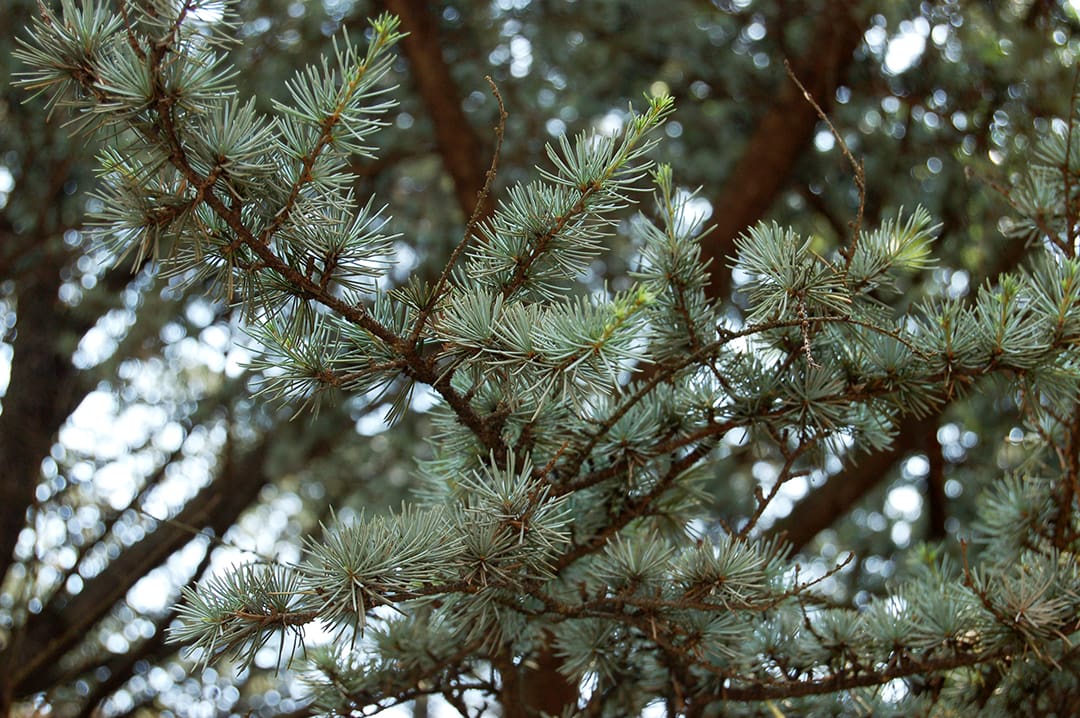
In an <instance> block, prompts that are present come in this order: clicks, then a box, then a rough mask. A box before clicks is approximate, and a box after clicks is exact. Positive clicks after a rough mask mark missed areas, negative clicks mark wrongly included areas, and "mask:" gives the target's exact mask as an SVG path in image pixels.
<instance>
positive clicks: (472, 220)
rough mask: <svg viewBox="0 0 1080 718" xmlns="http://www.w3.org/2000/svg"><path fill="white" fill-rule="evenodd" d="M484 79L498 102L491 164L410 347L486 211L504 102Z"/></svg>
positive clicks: (503, 125)
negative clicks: (497, 121)
mask: <svg viewBox="0 0 1080 718" xmlns="http://www.w3.org/2000/svg"><path fill="white" fill-rule="evenodd" d="M484 79H485V80H487V83H488V85H490V86H491V94H492V95H494V96H495V101H496V102H497V103H499V123H498V124H497V125H496V126H495V151H494V152H492V153H491V166H490V167H488V171H487V172H486V173H484V185H483V187H481V188H480V191H479V192H477V193H476V206H475V207H473V211H472V214H471V215H469V221H468V222H467V223H466V224H465V233H464V235H463V236H462V238H461V241H460V242H458V245H457V246H456V247H454V251H453V252H451V253H450V258H449V259H448V260H447V261H446V266H445V267H443V270H442V273H441V274H440V275H439V280H438V281H437V282H436V283H435V289H433V290H432V292H431V296H430V297H428V299H427V301H426V302H425V303H424V306H423V307H421V309H420V312H419V315H418V316H417V318H416V325H415V326H414V327H413V330H412V334H411V335H410V336H409V343H410V345H411V346H415V345H416V342H418V341H419V340H420V333H421V332H423V330H424V325H425V324H426V323H427V320H428V319H429V318H430V317H431V313H432V311H434V309H435V307H436V306H437V305H438V303H439V299H440V298H441V296H440V295H441V294H442V292H443V288H444V287H445V286H446V284H447V282H449V281H450V273H451V272H452V271H453V270H454V266H455V265H456V264H457V261H458V260H459V259H460V258H461V255H462V254H464V253H465V250H466V248H467V247H468V245H469V240H471V239H472V237H473V235H474V234H476V229H477V226H478V225H479V224H480V222H481V220H483V218H484V215H485V214H486V211H485V207H486V206H487V199H488V195H489V194H490V193H491V185H492V184H493V183H494V182H495V175H496V174H497V173H498V169H499V154H500V153H501V152H502V144H503V137H504V136H505V134H506V118H507V113H506V105H505V104H503V98H502V94H501V93H500V92H499V88H498V86H497V85H496V84H495V81H494V80H492V79H491V76H490V75H485V76H484Z"/></svg>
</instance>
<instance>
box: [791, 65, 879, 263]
mask: <svg viewBox="0 0 1080 718" xmlns="http://www.w3.org/2000/svg"><path fill="white" fill-rule="evenodd" d="M784 71H785V72H787V75H788V77H790V78H791V81H792V82H794V83H795V86H796V87H798V88H799V90H800V91H802V94H803V97H804V98H806V101H807V102H809V103H810V106H811V107H813V108H814V111H815V112H817V115H818V117H820V118H821V120H822V122H824V123H825V125H826V126H827V127H828V128H829V132H831V133H832V136H833V137H834V138H835V139H836V143H837V144H838V145H840V151H841V152H842V153H843V154H844V157H845V158H847V161H848V162H849V163H850V164H851V171H852V173H853V174H854V179H855V187H856V188H858V190H859V209H858V210H857V211H856V214H855V219H854V221H852V222H851V244H850V245H849V246H848V247H847V248H841V249H840V254H841V256H843V258H844V271H845V273H846V272H847V270H848V269H850V268H851V261H852V259H854V257H855V250H856V248H857V247H858V246H859V235H860V233H861V232H862V221H863V214H864V213H865V212H866V170H865V168H864V167H863V163H862V162H861V161H859V160H856V159H855V155H853V154H852V153H851V149H850V148H849V147H848V145H847V142H845V141H844V138H843V136H842V135H841V134H840V132H839V130H837V129H836V125H834V124H833V123H832V120H830V119H829V116H828V115H827V114H825V110H823V109H821V105H819V104H818V102H817V100H815V99H814V97H813V95H811V94H810V91H809V90H807V89H806V86H805V85H803V84H802V82H800V81H799V78H798V77H796V76H795V71H794V70H792V69H791V63H789V62H788V61H787V60H785V61H784Z"/></svg>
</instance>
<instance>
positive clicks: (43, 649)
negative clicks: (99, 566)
mask: <svg viewBox="0 0 1080 718" xmlns="http://www.w3.org/2000/svg"><path fill="white" fill-rule="evenodd" d="M272 442H273V438H272V436H267V437H266V438H264V440H263V441H262V442H261V443H260V444H259V445H258V446H257V447H256V448H255V449H254V450H252V451H251V452H249V453H247V454H246V455H245V456H243V457H242V458H241V459H239V460H233V458H231V457H226V460H225V462H224V464H223V466H222V468H221V472H220V474H219V476H218V478H217V480H216V481H214V482H212V483H210V484H208V485H207V486H206V487H205V488H204V489H203V490H202V491H200V492H199V493H198V494H197V495H196V496H195V498H193V499H192V500H191V501H189V502H188V504H187V505H186V506H185V507H184V508H183V509H182V510H181V511H180V513H178V514H177V515H176V516H175V517H174V518H173V520H171V521H168V522H164V523H162V524H161V525H160V526H159V527H158V528H157V530H156V531H154V532H153V533H151V534H150V535H149V536H147V537H146V538H145V539H143V540H142V541H140V542H139V543H137V544H134V545H133V546H130V547H128V548H127V550H125V551H124V552H123V553H122V554H121V555H120V556H119V557H118V558H117V559H116V560H114V561H113V562H112V563H110V564H109V566H108V568H107V569H106V570H105V571H102V572H101V573H99V574H98V575H97V576H95V577H93V578H91V579H88V580H87V581H86V582H85V584H84V585H83V588H82V590H81V591H80V592H79V593H78V594H75V595H72V596H68V597H67V600H66V601H60V600H58V601H56V602H55V605H54V606H53V607H52V609H51V610H48V611H43V612H42V613H39V614H33V615H31V616H30V617H29V619H28V620H27V623H26V626H25V628H24V631H23V633H22V638H21V640H20V641H19V643H18V645H17V646H15V647H14V649H15V650H14V651H13V660H12V663H11V668H10V670H11V671H12V672H13V674H14V680H13V683H14V684H15V685H16V686H17V689H18V693H19V694H20V695H26V694H29V693H33V692H36V691H40V690H45V689H46V688H48V687H49V685H50V684H49V677H50V675H51V670H50V669H51V667H52V666H51V664H52V663H54V662H56V661H57V660H58V659H59V657H60V656H61V655H63V654H64V653H65V652H67V651H68V650H70V649H71V648H72V647H73V646H75V645H77V644H78V643H79V642H80V641H82V640H83V639H84V638H85V637H86V634H87V632H88V631H89V630H90V629H91V628H92V627H93V626H94V625H95V624H96V623H97V622H98V621H99V620H100V619H101V618H102V617H103V616H104V615H106V614H107V613H108V611H110V610H111V609H112V607H113V606H114V605H115V604H116V602H117V601H119V600H120V599H122V598H123V596H124V594H126V593H127V591H128V590H129V589H130V588H131V586H133V585H134V584H135V582H136V581H138V580H139V579H140V578H142V577H143V576H145V575H146V574H147V573H148V572H149V571H150V570H151V569H152V568H154V567H155V566H158V565H160V564H161V563H162V562H163V561H165V559H167V558H168V557H169V556H170V555H172V554H173V553H174V552H175V551H177V550H179V549H180V548H182V547H183V546H185V545H186V544H187V543H188V542H189V541H191V540H192V538H193V537H192V534H191V531H190V530H189V529H188V528H187V527H199V528H200V529H201V528H208V529H210V530H211V531H212V532H213V533H214V535H217V536H221V535H222V534H224V532H225V531H226V530H228V528H229V527H230V526H232V524H233V523H235V521H236V519H237V518H238V517H239V516H240V514H241V513H242V512H243V511H244V509H246V508H247V507H248V506H249V505H250V504H251V502H252V501H253V500H254V498H255V496H256V495H257V494H258V492H259V490H260V489H261V488H262V486H263V485H264V484H265V483H266V482H267V481H268V477H267V475H266V472H265V471H264V470H263V460H264V458H265V456H266V452H267V451H268V450H269V446H270V444H271V443H272ZM222 486H228V491H222V490H221V487H222Z"/></svg>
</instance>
